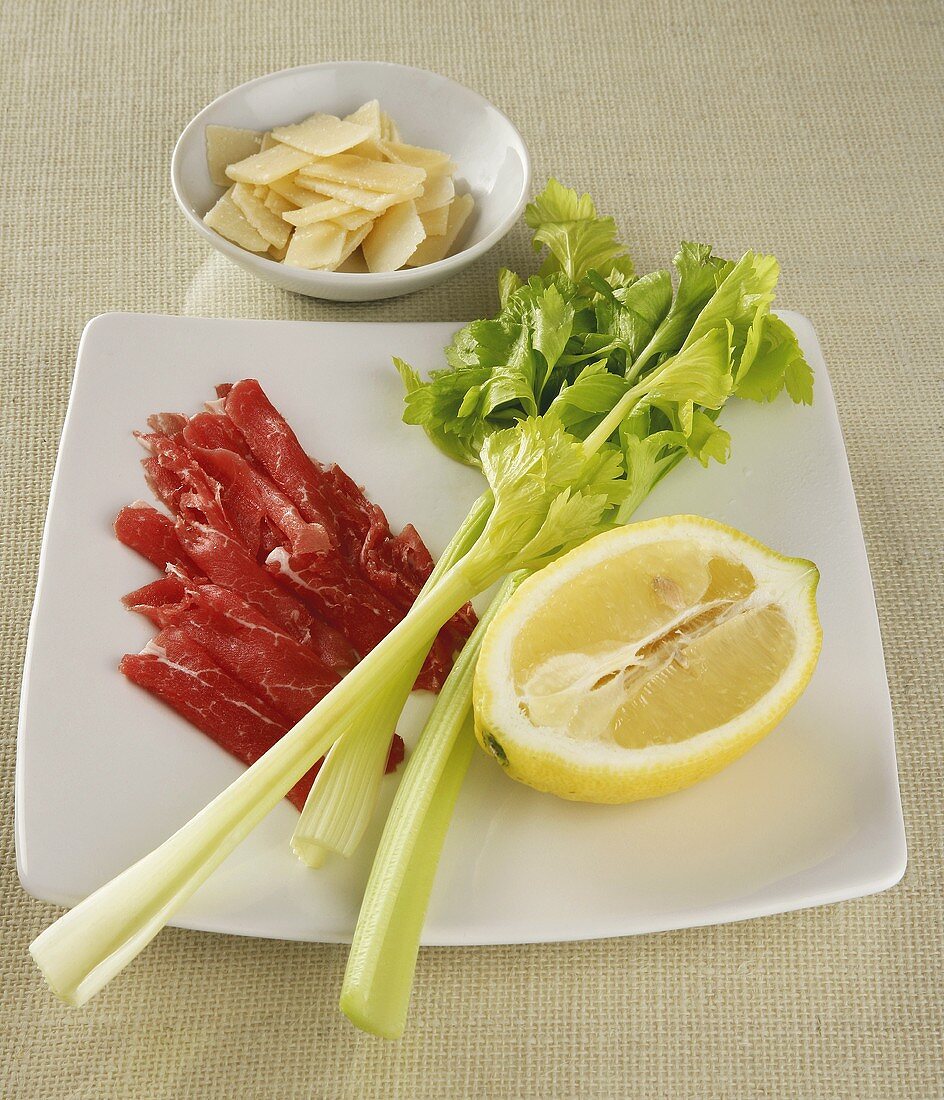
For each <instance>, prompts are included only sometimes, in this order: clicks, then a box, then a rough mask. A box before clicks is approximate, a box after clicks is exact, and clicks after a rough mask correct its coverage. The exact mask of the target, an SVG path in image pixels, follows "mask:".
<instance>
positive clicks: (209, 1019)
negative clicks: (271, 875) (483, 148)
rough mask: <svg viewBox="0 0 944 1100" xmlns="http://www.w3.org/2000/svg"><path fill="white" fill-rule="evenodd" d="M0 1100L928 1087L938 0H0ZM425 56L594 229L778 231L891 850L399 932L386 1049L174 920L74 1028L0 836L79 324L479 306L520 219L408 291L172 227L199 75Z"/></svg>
mask: <svg viewBox="0 0 944 1100" xmlns="http://www.w3.org/2000/svg"><path fill="white" fill-rule="evenodd" d="M0 43H2V50H3V60H2V62H0V94H2V98H0V102H2V104H3V112H4V118H3V122H2V124H0V166H2V188H0V208H2V209H0V213H2V217H0V249H2V256H3V264H2V270H3V277H2V280H0V295H2V312H0V362H2V372H3V373H2V398H0V422H2V437H0V438H2V446H3V452H4V457H3V464H2V481H0V493H2V499H3V506H4V507H3V512H4V522H3V523H2V524H0V570H2V577H3V611H2V618H0V661H2V677H0V696H2V706H3V717H2V726H0V763H2V795H0V797H2V880H0V888H2V910H0V912H2V918H0V919H2V925H0V932H2V942H3V949H2V956H0V1094H2V1096H4V1097H17V1098H20V1097H23V1098H28V1100H34V1098H35V1100H39V1098H45V1097H54V1098H60V1097H67V1098H73V1097H74V1098H80V1097H81V1098H95V1100H98V1098H104V1097H141V1098H149V1100H150V1098H155V1100H159V1098H168V1100H169V1098H174V1100H178V1098H189V1097H195V1098H201V1100H202V1098H207V1100H210V1098H217V1097H219V1098H227V1100H228V1098H230V1097H233V1096H240V1097H246V1098H250V1100H252V1098H257V1097H258V1098H268V1097H278V1098H280V1100H281V1098H294V1097H319V1098H321V1097H323V1098H329V1100H335V1098H351V1100H361V1098H369V1097H384V1098H388V1097H400V1098H404V1100H414V1098H422V1097H435V1098H447V1100H451V1098H464V1097H474V1098H486V1097H487V1098H489V1100H501V1098H515V1100H517V1098H521V1100H532V1098H534V1100H538V1098H541V1100H544V1098H572V1097H593V1098H622V1097H629V1096H638V1097H665V1098H671V1100H676V1098H680V1100H682V1098H697V1100H711V1098H715V1097H719V1098H725V1100H727V1098H736V1100H741V1098H753V1097H776V1098H780V1097H816V1098H818V1100H825V1098H830V1097H857V1098H858V1097H874V1098H881V1100H890V1098H897V1097H907V1098H919V1100H923V1098H930V1097H937V1096H941V1095H942V1094H944V1061H942V1045H941V1023H942V1014H941V1002H942V998H944V989H942V957H941V956H942V948H944V931H942V917H944V902H942V886H944V883H942V858H941V857H942V833H944V811H942V804H941V791H942V780H944V774H942V761H944V755H942V736H941V734H942V730H941V714H942V691H941V687H942V680H941V671H940V668H941V656H942V650H944V647H942V642H944V638H942V625H941V624H942V612H941V608H942V602H944V584H942V573H944V570H942V546H944V531H942V507H941V488H942V475H944V443H942V440H944V430H942V429H944V368H942V365H941V348H942V345H944V331H942V301H944V260H942V249H941V233H942V229H944V194H942V183H941V181H942V175H944V152H942V149H944V146H942V142H941V136H942V133H944V111H942V106H941V104H942V89H944V8H942V6H941V4H940V3H939V2H927V3H921V2H913V3H908V2H901V3H892V2H880V0H868V2H866V3H862V2H861V0H822V2H807V3H787V2H780V3H774V4H731V3H727V2H723V0H700V2H699V3H690V4H678V3H668V2H666V0H633V2H632V3H630V2H627V0H587V2H584V3H581V4H577V5H551V4H537V3H530V2H522V0H478V2H476V0H472V2H466V3H461V4H460V3H449V4H440V3H435V2H430V0H425V2H420V0H416V2H412V0H400V2H397V0H388V2H386V3H384V4H380V3H372V2H371V0H346V2H345V3H339V2H338V0H320V2H318V3H315V2H312V0H307V2H304V3H302V2H298V3H293V2H291V0H267V2H265V3H261V2H252V0H232V2H230V3H219V4H215V3H211V2H209V0H179V2H173V0H165V2H157V0H154V2H150V3H143V2H139V3H121V2H118V0H112V2H110V3H106V2H99V0H84V2H76V3H60V2H42V0H21V2H20V3H15V2H14V0H3V2H2V3H0ZM342 58H374V59H388V60H394V61H401V62H407V63H412V64H416V65H421V66H425V67H428V68H432V69H437V70H440V71H442V72H444V73H447V74H449V75H450V76H453V77H455V78H457V79H458V80H460V81H462V82H464V83H466V84H469V85H471V86H472V87H474V88H477V89H478V90H480V91H481V92H483V93H484V94H485V95H486V96H488V97H489V98H490V99H492V100H494V101H495V102H496V103H497V104H499V105H500V106H501V107H502V108H504V109H505V110H506V111H507V112H508V113H509V114H510V115H511V117H512V118H513V119H514V120H515V121H516V122H517V124H518V125H519V127H520V128H521V130H522V132H523V134H524V136H525V139H526V140H527V142H528V143H529V145H530V147H531V150H532V152H533V154H534V162H535V178H536V180H537V181H542V180H543V179H544V178H545V177H546V176H547V175H548V174H550V173H554V174H557V175H559V176H560V177H561V178H562V179H563V180H565V181H567V182H569V183H570V184H571V185H572V186H575V187H578V188H587V189H589V190H591V191H592V193H593V195H594V196H595V198H596V199H597V201H598V203H599V204H600V206H601V207H602V208H603V209H605V210H607V211H611V212H613V213H614V214H615V215H616V216H617V219H618V221H619V222H620V223H621V225H622V227H623V230H624V235H625V237H626V239H627V240H628V241H630V242H631V244H632V246H633V252H634V254H635V256H636V259H637V265H638V266H639V267H641V268H642V269H644V270H646V269H649V267H651V266H655V265H656V264H661V263H664V262H665V261H666V259H667V258H668V257H669V256H670V255H671V253H672V250H673V249H674V247H675V245H676V243H677V241H678V240H679V239H680V238H683V237H689V238H693V239H696V240H705V241H711V242H713V243H714V244H715V245H716V246H717V248H718V249H719V250H720V251H721V252H723V253H737V252H738V251H739V250H743V249H744V248H746V247H748V246H756V247H761V248H766V249H770V250H773V251H775V252H776V254H777V256H778V257H779V259H780V261H781V263H782V265H783V270H784V276H783V280H782V283H781V294H780V302H781V304H782V305H784V306H786V307H790V308H794V309H798V310H801V311H802V312H803V313H806V314H808V315H809V316H810V317H811V318H812V319H813V321H814V323H815V324H816V327H817V329H818V332H819V335H820V339H821V340H822V343H823V346H824V350H825V354H826V357H827V360H828V362H829V367H830V371H831V374H832V377H833V380H834V384H835V386H836V391H837V398H838V402H839V410H840V415H841V418H842V422H843V426H844V429H845V433H846V441H847V444H848V449H849V457H850V461H851V465H852V474H853V478H854V481H855V485H856V490H857V493H858V499H859V506H860V509H861V512H862V520H863V524H864V527H865V535H866V541H867V543H868V548H869V554H870V558H871V562H872V568H873V574H874V578H875V587H876V595H877V598H878V605H879V611H880V614H881V618H882V625H883V631H884V637H885V645H886V655H887V660H888V675H889V680H890V683H891V690H892V696H893V701H894V706H895V717H896V721H897V730H898V752H899V760H900V767H901V783H902V792H903V796H904V805H905V814H906V819H907V827H908V834H909V842H910V853H911V858H910V865H909V869H908V873H907V875H906V877H905V880H904V882H903V883H902V884H901V885H900V886H898V887H896V888H895V889H894V890H892V891H890V892H889V893H886V894H884V895H881V896H878V897H873V898H866V899H863V900H860V901H854V902H849V903H846V904H842V905H836V906H832V907H829V908H823V909H816V910H812V911H808V912H800V913H793V914H788V915H786V916H780V917H772V918H769V919H766V920H758V921H752V922H749V923H746V924H739V925H732V926H728V927H721V928H707V929H703V930H696V931H686V932H679V933H671V934H664V935H659V936H648V937H643V938H635V939H626V940H617V941H609V942H599V943H590V944H564V945H559V946H550V947H547V946H545V947H533V948H531V947H525V948H521V947H514V948H498V949H494V948H490V949H467V950H427V951H424V952H423V953H422V956H421V959H420V963H419V972H418V979H417V987H418V990H419V994H418V996H417V997H416V999H415V1006H414V1010H413V1013H412V1018H411V1022H410V1028H409V1032H408V1035H407V1037H406V1038H405V1039H404V1040H403V1041H402V1042H400V1043H399V1044H387V1043H384V1042H382V1041H381V1040H377V1039H373V1038H369V1037H367V1036H365V1035H362V1034H360V1033H358V1032H355V1031H354V1030H353V1029H352V1028H351V1027H350V1026H349V1025H348V1024H347V1022H346V1021H345V1020H344V1019H343V1018H342V1017H341V1016H340V1015H339V1014H338V1013H337V1011H336V1009H335V1005H336V997H337V990H338V986H339V982H340V979H341V974H342V970H343V965H344V950H343V949H342V948H338V947H325V946H309V945H302V944H287V943H273V942H265V941H254V940H244V939H230V938H225V937H220V936H211V935H201V934H196V933H189V932H181V931H174V930H171V931H167V932H165V933H163V934H162V935H161V937H160V939H159V941H158V942H157V943H155V944H154V945H153V946H152V947H151V948H150V949H149V950H148V951H147V952H146V953H145V955H144V956H143V957H142V958H141V959H140V960H139V961H138V962H137V963H136V964H135V965H134V967H133V969H132V970H131V971H130V972H129V973H128V974H127V975H126V977H125V979H123V980H121V981H117V982H115V983H114V985H113V986H112V987H111V988H109V989H108V990H106V991H105V993H104V994H103V995H102V996H100V997H99V998H97V999H96V1000H95V1001H94V1003H93V1004H91V1005H90V1006H89V1007H88V1008H87V1009H86V1010H84V1011H70V1010H67V1009H65V1008H64V1007H63V1006H62V1005H60V1004H58V1003H57V1002H56V1001H55V1000H54V999H53V998H52V997H51V996H50V994H49V993H48V992H47V991H46V989H45V988H44V987H43V985H42V982H41V981H40V979H39V976H38V974H37V973H36V972H35V971H34V970H33V968H32V966H31V964H30V962H29V959H28V956H27V954H26V945H27V943H28V942H29V940H30V939H31V938H32V937H33V936H35V935H36V934H37V932H39V930H40V929H41V928H43V927H44V926H45V925H46V924H47V923H48V922H49V921H50V919H51V918H52V917H53V915H54V910H53V909H52V907H50V906H45V905H41V904H39V903H37V902H34V901H32V900H31V899H30V898H28V897H26V896H25V895H24V894H23V893H22V891H20V889H19V886H18V884H17V881H16V875H15V870H14V855H13V835H12V815H13V767H14V741H15V724H16V710H17V695H18V688H19V677H20V669H21V665H22V658H23V648H24V643H25V634H26V627H27V619H28V615H29V608H30V603H31V600H32V596H33V586H34V577H35V571H36V562H37V555H38V551H39V543H40V535H41V531H42V523H43V515H44V512H45V508H46V497H47V492H48V486H49V480H50V476H51V473H52V467H53V461H54V458H55V452H56V443H57V439H58V435H59V430H60V425H61V422H62V418H63V415H64V413H65V409H66V402H67V398H68V393H69V382H70V378H71V374H72V368H73V363H74V360H75V351H76V346H77V342H78V339H79V334H80V333H81V331H82V326H83V325H84V323H85V322H86V321H87V320H88V318H89V317H91V316H93V315H94V314H96V313H101V312H103V311H105V310H119V309H125V310H141V311H150V312H168V313H189V314H208V315H216V316H230V317H268V318H313V319H314V318H326V319H339V318H349V319H358V320H361V319H364V320H388V319H391V320H393V319H396V320H401V319H402V320H412V319H416V320H433V319H440V320H442V319H455V318H465V317H473V316H479V315H482V314H483V313H484V312H485V311H488V310H490V309H492V307H493V305H494V297H493V273H494V271H495V268H496V267H497V266H498V264H499V263H504V264H507V265H509V266H512V267H517V268H519V269H526V268H527V266H528V264H529V263H530V262H531V260H530V255H529V251H528V248H527V240H526V235H525V233H524V232H523V231H522V230H521V229H519V230H517V231H516V232H514V233H512V235H511V236H510V237H508V238H507V239H506V240H505V241H504V242H503V243H502V244H501V245H500V246H499V247H498V248H496V249H495V251H494V252H493V253H492V254H491V255H489V256H487V257H486V258H484V259H483V260H481V261H479V263H478V264H477V265H476V266H475V267H474V268H473V269H472V270H471V271H470V272H468V273H466V274H464V275H462V276H460V277H459V278H457V279H455V280H454V281H453V282H450V283H447V284H446V285H444V286H440V287H437V288H434V289H432V290H429V291H426V292H424V293H421V294H418V295H415V296H414V297H411V298H407V299H402V300H399V301H397V300H394V301H390V302H383V303H379V304H377V305H370V304H367V305H360V306H347V307H341V306H334V305H328V304H324V303H318V302H313V301H309V300H306V299H302V298H296V297H292V296H289V295H287V294H285V293H282V292H281V291H278V290H275V289H274V288H270V287H268V286H264V285H262V284H260V283H257V282H254V281H253V280H252V279H251V277H250V276H248V275H246V274H244V273H243V272H241V271H239V270H237V269H236V268H235V267H232V266H229V265H228V264H227V262H226V261H225V260H223V259H222V258H221V257H220V256H218V255H217V254H215V253H214V254H212V255H211V253H210V250H209V249H208V248H207V247H206V246H205V245H204V243H203V242H202V241H200V240H198V239H197V237H196V235H195V234H194V233H192V232H191V231H190V230H189V229H188V228H187V226H186V224H185V222H184V220H183V218H182V217H181V216H180V215H179V213H178V212H177V210H176V207H175V204H174V200H173V197H172V195H171V191H170V186H169V180H168V165H169V160H170V153H171V148H172V146H173V142H174V139H175V137H176V135H177V134H178V133H179V131H180V130H181V129H182V128H183V126H184V124H185V123H186V122H187V121H188V120H189V118H190V117H191V116H192V115H193V114H194V113H195V112H196V111H197V110H198V109H199V108H200V107H202V106H203V105H204V104H205V103H207V102H208V101H209V100H210V99H212V98H213V97H214V96H216V95H217V94H218V93H220V92H222V91H224V90H226V89H228V88H230V87H232V86H233V85H235V84H237V83H240V82H241V81H243V80H246V79H249V78H250V77H253V76H256V75H259V74H262V73H265V72H268V71H271V70H274V69H280V68H284V67H287V66H290V65H296V64H300V63H304V62H312V61H319V60H328V59H342Z"/></svg>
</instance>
